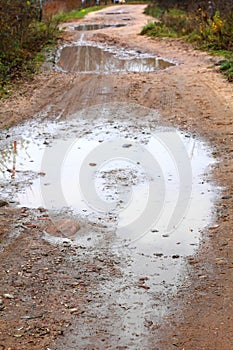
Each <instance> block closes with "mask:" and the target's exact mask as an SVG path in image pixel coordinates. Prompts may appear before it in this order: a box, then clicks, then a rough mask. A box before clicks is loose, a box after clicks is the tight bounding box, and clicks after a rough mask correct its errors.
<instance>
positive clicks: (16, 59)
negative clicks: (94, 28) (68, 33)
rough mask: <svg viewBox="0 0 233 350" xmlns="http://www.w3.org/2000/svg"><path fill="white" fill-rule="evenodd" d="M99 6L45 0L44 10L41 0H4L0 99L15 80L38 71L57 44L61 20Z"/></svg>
mask: <svg viewBox="0 0 233 350" xmlns="http://www.w3.org/2000/svg"><path fill="white" fill-rule="evenodd" d="M64 5H65V6H64ZM74 6H76V8H75V9H74V8H73V7H74ZM100 8H101V7H100V6H98V7H89V8H85V9H81V0H80V2H78V1H73V0H68V1H67V2H59V1H51V2H46V3H45V5H44V7H43V11H42V9H41V8H40V1H39V0H1V2H0V27H1V31H0V98H3V97H5V96H7V95H8V93H9V87H10V86H12V85H11V84H12V83H14V84H15V83H16V82H17V81H21V80H22V79H26V78H29V77H31V76H33V75H34V74H35V73H36V72H38V70H39V68H40V67H41V64H42V63H43V62H44V61H45V57H46V56H48V55H49V53H50V52H51V51H52V50H53V48H54V45H55V44H56V41H57V39H58V37H59V29H58V25H59V23H61V22H64V21H67V20H70V19H74V18H82V17H84V16H85V15H86V14H87V13H89V12H91V11H96V10H97V9H100Z"/></svg>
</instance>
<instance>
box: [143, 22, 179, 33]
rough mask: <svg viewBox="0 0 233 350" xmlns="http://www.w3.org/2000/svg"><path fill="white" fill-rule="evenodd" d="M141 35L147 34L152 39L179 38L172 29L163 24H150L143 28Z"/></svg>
mask: <svg viewBox="0 0 233 350" xmlns="http://www.w3.org/2000/svg"><path fill="white" fill-rule="evenodd" d="M140 34H141V35H144V34H147V35H148V36H151V37H153V36H157V37H177V34H176V33H175V32H174V31H173V30H172V28H168V27H166V26H165V25H164V24H163V23H162V22H154V23H151V22H150V23H148V24H147V25H145V26H144V27H143V28H142V31H141V33H140Z"/></svg>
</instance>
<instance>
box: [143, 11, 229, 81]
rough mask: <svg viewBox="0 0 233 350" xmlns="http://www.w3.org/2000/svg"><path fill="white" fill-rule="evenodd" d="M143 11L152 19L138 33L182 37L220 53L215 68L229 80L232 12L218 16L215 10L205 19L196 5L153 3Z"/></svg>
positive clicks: (205, 48) (205, 16)
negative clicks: (184, 7) (164, 6)
mask: <svg viewBox="0 0 233 350" xmlns="http://www.w3.org/2000/svg"><path fill="white" fill-rule="evenodd" d="M145 13H146V14H148V15H150V16H152V17H155V18H156V20H155V21H154V22H150V23H148V24H147V25H146V26H145V27H144V28H143V29H142V31H141V34H142V35H144V34H146V35H148V36H151V37H153V36H156V37H182V38H183V39H184V40H186V41H189V42H191V43H193V44H194V45H195V47H197V48H199V49H202V50H206V51H208V52H210V53H211V54H214V55H221V56H223V57H224V58H225V59H224V60H223V61H222V63H221V65H220V68H219V70H220V71H221V72H222V73H223V74H224V75H225V76H226V78H227V79H228V81H230V82H232V81H233V55H232V51H233V26H232V23H233V13H231V12H229V14H227V15H226V16H225V17H221V15H220V12H219V11H215V13H214V14H213V16H212V18H209V17H208V16H207V14H206V13H205V12H204V11H203V10H202V9H200V8H197V9H196V10H194V9H193V10H190V11H184V10H180V9H177V8H170V9H166V10H164V9H162V8H161V7H159V6H155V5H149V6H148V7H147V8H146V10H145Z"/></svg>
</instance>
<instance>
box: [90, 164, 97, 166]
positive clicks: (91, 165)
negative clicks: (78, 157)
mask: <svg viewBox="0 0 233 350" xmlns="http://www.w3.org/2000/svg"><path fill="white" fill-rule="evenodd" d="M89 165H90V166H96V165H97V164H96V163H89Z"/></svg>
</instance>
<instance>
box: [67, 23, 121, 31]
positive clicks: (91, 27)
mask: <svg viewBox="0 0 233 350" xmlns="http://www.w3.org/2000/svg"><path fill="white" fill-rule="evenodd" d="M125 26H126V24H124V23H115V24H104V23H93V24H80V25H77V26H71V27H69V28H72V29H73V30H77V31H82V32H84V31H89V30H99V29H104V28H121V27H125Z"/></svg>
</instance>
